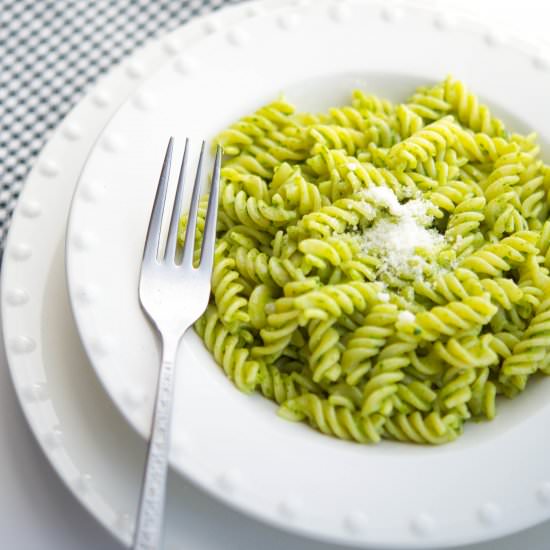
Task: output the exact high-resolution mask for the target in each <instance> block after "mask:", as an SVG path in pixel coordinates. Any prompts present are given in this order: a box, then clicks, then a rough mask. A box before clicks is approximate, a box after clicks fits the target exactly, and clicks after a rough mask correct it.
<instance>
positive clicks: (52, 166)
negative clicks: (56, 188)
mask: <svg viewBox="0 0 550 550" xmlns="http://www.w3.org/2000/svg"><path fill="white" fill-rule="evenodd" d="M39 170H40V173H41V174H42V175H43V176H46V177H47V178H52V177H54V176H56V175H57V174H58V173H59V166H58V165H57V163H56V162H54V161H53V160H50V159H45V160H43V161H42V162H41V163H40V168H39Z"/></svg>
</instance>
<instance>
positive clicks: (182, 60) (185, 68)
mask: <svg viewBox="0 0 550 550" xmlns="http://www.w3.org/2000/svg"><path fill="white" fill-rule="evenodd" d="M174 66H175V68H176V71H177V72H178V73H181V74H190V73H192V72H193V71H194V70H195V69H196V67H197V60H196V58H194V57H193V56H191V55H188V54H183V55H180V56H179V57H178V58H177V59H176V61H175V63H174Z"/></svg>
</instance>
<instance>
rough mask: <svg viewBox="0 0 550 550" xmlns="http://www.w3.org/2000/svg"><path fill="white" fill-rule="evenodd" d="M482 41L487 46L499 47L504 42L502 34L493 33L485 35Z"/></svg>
mask: <svg viewBox="0 0 550 550" xmlns="http://www.w3.org/2000/svg"><path fill="white" fill-rule="evenodd" d="M483 39H484V40H485V43H486V44H487V45H488V46H501V45H502V44H504V43H505V41H506V39H505V38H504V36H503V35H502V34H500V33H498V32H495V31H489V32H487V33H485V35H484V37H483Z"/></svg>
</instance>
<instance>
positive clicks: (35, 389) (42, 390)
mask: <svg viewBox="0 0 550 550" xmlns="http://www.w3.org/2000/svg"><path fill="white" fill-rule="evenodd" d="M24 394H25V398H26V400H27V401H29V402H31V403H38V402H40V401H46V400H47V399H48V389H47V386H46V383H45V382H35V383H34V384H31V385H30V386H28V387H27V388H25V390H24Z"/></svg>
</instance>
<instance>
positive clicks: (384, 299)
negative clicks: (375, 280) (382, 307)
mask: <svg viewBox="0 0 550 550" xmlns="http://www.w3.org/2000/svg"><path fill="white" fill-rule="evenodd" d="M378 299H379V300H380V301H381V302H389V301H390V295H389V294H388V293H387V292H379V293H378Z"/></svg>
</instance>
